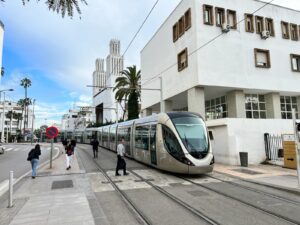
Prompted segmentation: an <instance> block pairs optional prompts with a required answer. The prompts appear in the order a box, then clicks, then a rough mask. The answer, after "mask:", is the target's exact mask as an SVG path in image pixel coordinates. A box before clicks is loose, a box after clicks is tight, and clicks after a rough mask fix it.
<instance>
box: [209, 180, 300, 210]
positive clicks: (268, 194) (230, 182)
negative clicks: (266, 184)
mask: <svg viewBox="0 0 300 225" xmlns="http://www.w3.org/2000/svg"><path fill="white" fill-rule="evenodd" d="M206 176H207V177H210V178H212V179H215V180H218V181H221V182H224V183H227V184H230V185H233V186H235V187H239V188H243V189H245V190H249V191H252V192H255V193H259V194H262V195H265V196H268V197H272V198H275V199H278V200H281V201H285V202H288V203H291V204H294V205H298V206H300V202H298V201H293V200H291V199H286V198H283V197H281V196H278V195H275V194H270V193H267V192H265V191H261V190H258V189H255V188H252V187H248V186H246V185H242V184H239V183H236V182H233V181H228V180H224V179H221V178H218V177H215V176H211V175H206ZM234 179H238V178H234ZM242 181H243V182H247V181H245V180H242ZM249 183H251V184H253V183H252V182H249ZM255 184H256V183H255ZM257 185H259V184H257Z"/></svg>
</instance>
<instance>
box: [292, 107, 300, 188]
mask: <svg viewBox="0 0 300 225" xmlns="http://www.w3.org/2000/svg"><path fill="white" fill-rule="evenodd" d="M292 116H293V126H294V135H295V142H296V160H297V175H298V188H300V144H299V137H298V130H297V126H296V110H295V108H293V109H292Z"/></svg>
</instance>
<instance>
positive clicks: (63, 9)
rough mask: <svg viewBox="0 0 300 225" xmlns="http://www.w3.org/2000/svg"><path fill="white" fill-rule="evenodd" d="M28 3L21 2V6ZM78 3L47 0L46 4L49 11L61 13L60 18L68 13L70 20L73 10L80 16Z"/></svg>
mask: <svg viewBox="0 0 300 225" xmlns="http://www.w3.org/2000/svg"><path fill="white" fill-rule="evenodd" d="M29 1H30V0H22V3H23V5H25V3H26V2H29ZM38 1H40V0H38ZM0 2H5V0H0ZM78 2H79V1H78V0H47V1H46V4H47V6H48V9H49V10H52V11H54V12H55V11H56V12H57V13H61V15H62V17H64V16H65V15H66V13H68V16H69V17H71V18H72V17H73V15H74V8H75V9H76V11H77V13H78V14H81V10H80V8H79V3H78ZM80 2H81V3H82V4H85V5H87V2H86V0H80Z"/></svg>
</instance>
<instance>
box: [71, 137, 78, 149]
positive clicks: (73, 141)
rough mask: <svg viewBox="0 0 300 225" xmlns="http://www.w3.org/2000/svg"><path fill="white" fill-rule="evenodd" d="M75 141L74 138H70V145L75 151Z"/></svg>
mask: <svg viewBox="0 0 300 225" xmlns="http://www.w3.org/2000/svg"><path fill="white" fill-rule="evenodd" d="M76 143H77V142H76V140H75V139H71V145H72V146H73V151H75V147H76Z"/></svg>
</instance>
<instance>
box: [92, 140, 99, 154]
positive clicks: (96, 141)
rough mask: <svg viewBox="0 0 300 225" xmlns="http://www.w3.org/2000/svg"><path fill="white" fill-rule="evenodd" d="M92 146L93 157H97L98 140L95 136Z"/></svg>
mask: <svg viewBox="0 0 300 225" xmlns="http://www.w3.org/2000/svg"><path fill="white" fill-rule="evenodd" d="M92 146H93V153H94V159H96V158H98V146H99V141H98V140H97V138H94V140H93V141H92Z"/></svg>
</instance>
